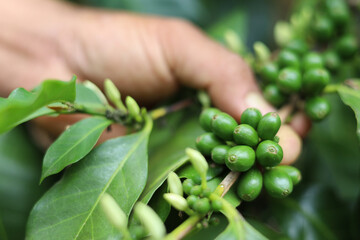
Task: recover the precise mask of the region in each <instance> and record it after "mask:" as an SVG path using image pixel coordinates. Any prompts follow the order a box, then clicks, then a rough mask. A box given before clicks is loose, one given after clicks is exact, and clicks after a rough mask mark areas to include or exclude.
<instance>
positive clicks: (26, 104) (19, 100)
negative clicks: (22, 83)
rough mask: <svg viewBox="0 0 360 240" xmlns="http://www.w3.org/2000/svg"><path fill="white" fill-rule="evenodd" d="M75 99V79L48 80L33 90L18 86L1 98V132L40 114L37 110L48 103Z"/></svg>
mask: <svg viewBox="0 0 360 240" xmlns="http://www.w3.org/2000/svg"><path fill="white" fill-rule="evenodd" d="M74 100H75V79H72V80H71V81H69V82H63V81H59V80H46V81H44V82H43V83H42V84H41V85H40V86H38V87H37V88H35V89H34V90H33V91H31V92H28V91H26V90H25V89H23V88H17V89H15V90H14V91H13V92H12V93H11V94H10V95H9V97H8V98H6V99H4V98H0V133H3V132H6V131H8V130H10V129H12V128H13V127H15V126H17V125H19V124H21V123H23V122H24V121H27V120H30V118H29V116H31V115H32V116H31V117H36V116H38V115H39V113H36V111H37V110H39V109H41V108H42V107H44V106H46V105H48V104H51V103H54V102H59V101H69V102H73V101H74ZM41 111H43V110H41ZM35 113H36V114H35ZM41 114H44V112H41Z"/></svg>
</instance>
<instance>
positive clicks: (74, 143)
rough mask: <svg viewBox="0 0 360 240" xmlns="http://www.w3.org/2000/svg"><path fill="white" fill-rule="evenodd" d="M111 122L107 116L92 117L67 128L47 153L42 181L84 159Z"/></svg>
mask: <svg viewBox="0 0 360 240" xmlns="http://www.w3.org/2000/svg"><path fill="white" fill-rule="evenodd" d="M111 123H112V122H111V121H110V120H108V119H106V118H102V117H91V118H86V119H83V120H81V121H79V122H77V123H75V124H74V125H72V126H71V127H69V128H68V129H66V130H65V131H64V132H63V133H62V134H61V135H60V137H59V138H58V139H57V140H56V141H55V142H54V143H53V144H52V145H51V146H50V147H49V149H48V150H47V152H46V154H45V157H44V162H43V169H42V175H41V181H43V180H44V179H45V178H46V177H47V176H49V175H52V174H55V173H58V172H60V171H62V170H63V169H64V168H65V167H66V166H68V165H70V164H73V163H75V162H77V161H79V160H80V159H82V158H83V157H84V156H85V155H86V154H88V153H89V152H90V151H91V149H92V148H93V147H94V146H95V144H96V142H97V140H98V139H99V137H100V135H101V133H102V132H103V131H104V129H105V128H107V127H108V126H109V125H110V124H111Z"/></svg>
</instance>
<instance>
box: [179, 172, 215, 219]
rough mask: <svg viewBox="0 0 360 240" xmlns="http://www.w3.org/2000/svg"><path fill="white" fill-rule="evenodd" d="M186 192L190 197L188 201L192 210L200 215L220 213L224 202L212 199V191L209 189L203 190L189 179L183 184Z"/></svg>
mask: <svg viewBox="0 0 360 240" xmlns="http://www.w3.org/2000/svg"><path fill="white" fill-rule="evenodd" d="M183 189H184V192H185V193H186V194H187V195H188V196H187V198H186V201H187V203H188V205H189V207H190V209H192V210H194V211H195V212H197V213H200V214H206V213H208V212H210V211H220V210H221V209H222V202H221V201H219V200H217V199H212V200H211V199H210V198H209V197H210V195H211V193H212V191H211V190H210V189H209V188H206V189H203V188H202V187H201V185H198V184H196V183H195V182H194V180H192V179H190V178H188V179H186V180H184V182H183Z"/></svg>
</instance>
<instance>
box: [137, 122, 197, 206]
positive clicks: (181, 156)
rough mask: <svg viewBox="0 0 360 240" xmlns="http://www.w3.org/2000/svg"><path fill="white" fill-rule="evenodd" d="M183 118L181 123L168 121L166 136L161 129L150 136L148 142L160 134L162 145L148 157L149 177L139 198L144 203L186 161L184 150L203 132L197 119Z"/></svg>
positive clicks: (193, 143) (192, 144)
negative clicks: (168, 130)
mask: <svg viewBox="0 0 360 240" xmlns="http://www.w3.org/2000/svg"><path fill="white" fill-rule="evenodd" d="M193 116H194V115H193ZM184 118H185V119H183V121H182V122H181V123H179V122H178V121H169V122H168V125H167V126H165V127H166V128H167V129H170V130H171V132H168V133H167V135H165V134H164V133H162V131H161V127H159V129H158V130H155V131H154V132H153V133H152V135H151V138H150V141H151V140H152V139H154V138H157V133H159V134H161V136H163V138H162V140H163V143H162V144H161V145H160V146H159V147H157V148H156V149H154V150H153V151H152V153H151V154H150V157H149V177H148V181H147V184H146V187H145V189H144V192H143V193H142V194H141V197H140V200H141V201H142V202H144V203H147V202H148V201H149V200H150V198H151V196H152V195H153V194H154V192H155V191H156V189H158V188H159V187H160V186H161V184H162V183H163V182H164V181H165V180H166V178H167V176H168V174H169V173H170V172H171V171H174V170H176V169H177V168H179V167H180V166H182V165H183V164H184V163H185V162H186V161H188V157H187V156H186V155H185V148H186V147H193V146H194V145H195V139H196V137H197V136H198V135H200V134H201V133H202V132H203V130H202V129H201V127H200V125H199V123H198V120H197V118H195V117H189V116H185V117H184ZM180 120H181V119H180ZM178 124H179V125H180V126H179V125H178Z"/></svg>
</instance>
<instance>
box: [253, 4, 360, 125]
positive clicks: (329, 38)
mask: <svg viewBox="0 0 360 240" xmlns="http://www.w3.org/2000/svg"><path fill="white" fill-rule="evenodd" d="M315 9H316V10H315V11H313V10H309V9H308V10H304V11H306V14H305V15H310V18H309V20H310V21H309V24H308V26H306V27H305V29H303V31H300V32H296V27H294V28H293V31H294V32H293V33H292V34H293V35H294V36H293V37H292V40H290V41H288V42H287V44H285V45H282V46H281V48H280V49H279V51H277V52H274V54H272V57H271V58H270V59H267V60H265V61H260V62H258V63H257V64H256V65H255V70H256V72H257V73H258V75H259V77H260V79H261V80H262V87H263V94H264V97H265V99H266V100H267V101H268V102H270V103H271V104H272V105H274V106H276V107H281V106H282V105H284V104H285V103H287V102H289V101H292V99H295V100H296V102H297V103H299V102H300V101H299V100H303V101H304V103H305V104H304V105H300V104H298V106H297V107H298V108H302V109H303V110H304V111H305V113H306V114H307V115H308V116H309V118H310V119H312V120H313V121H320V120H322V119H324V118H325V117H326V116H327V115H328V114H329V112H330V104H329V102H328V100H327V99H326V98H324V97H322V92H323V90H324V88H325V87H326V85H328V84H329V83H330V80H332V81H334V79H336V78H337V77H339V76H337V75H341V77H340V78H341V79H345V78H349V77H354V76H353V73H352V72H351V71H358V70H357V69H358V67H356V66H358V62H359V61H360V55H359V45H358V41H357V38H356V35H355V32H356V30H355V29H354V26H353V25H352V24H351V22H352V21H350V20H351V18H352V16H351V14H350V10H349V7H348V5H347V3H346V1H344V0H324V1H318V3H317V4H316V5H315ZM299 21H300V20H299ZM304 21H306V19H304ZM290 25H291V24H290Z"/></svg>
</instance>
